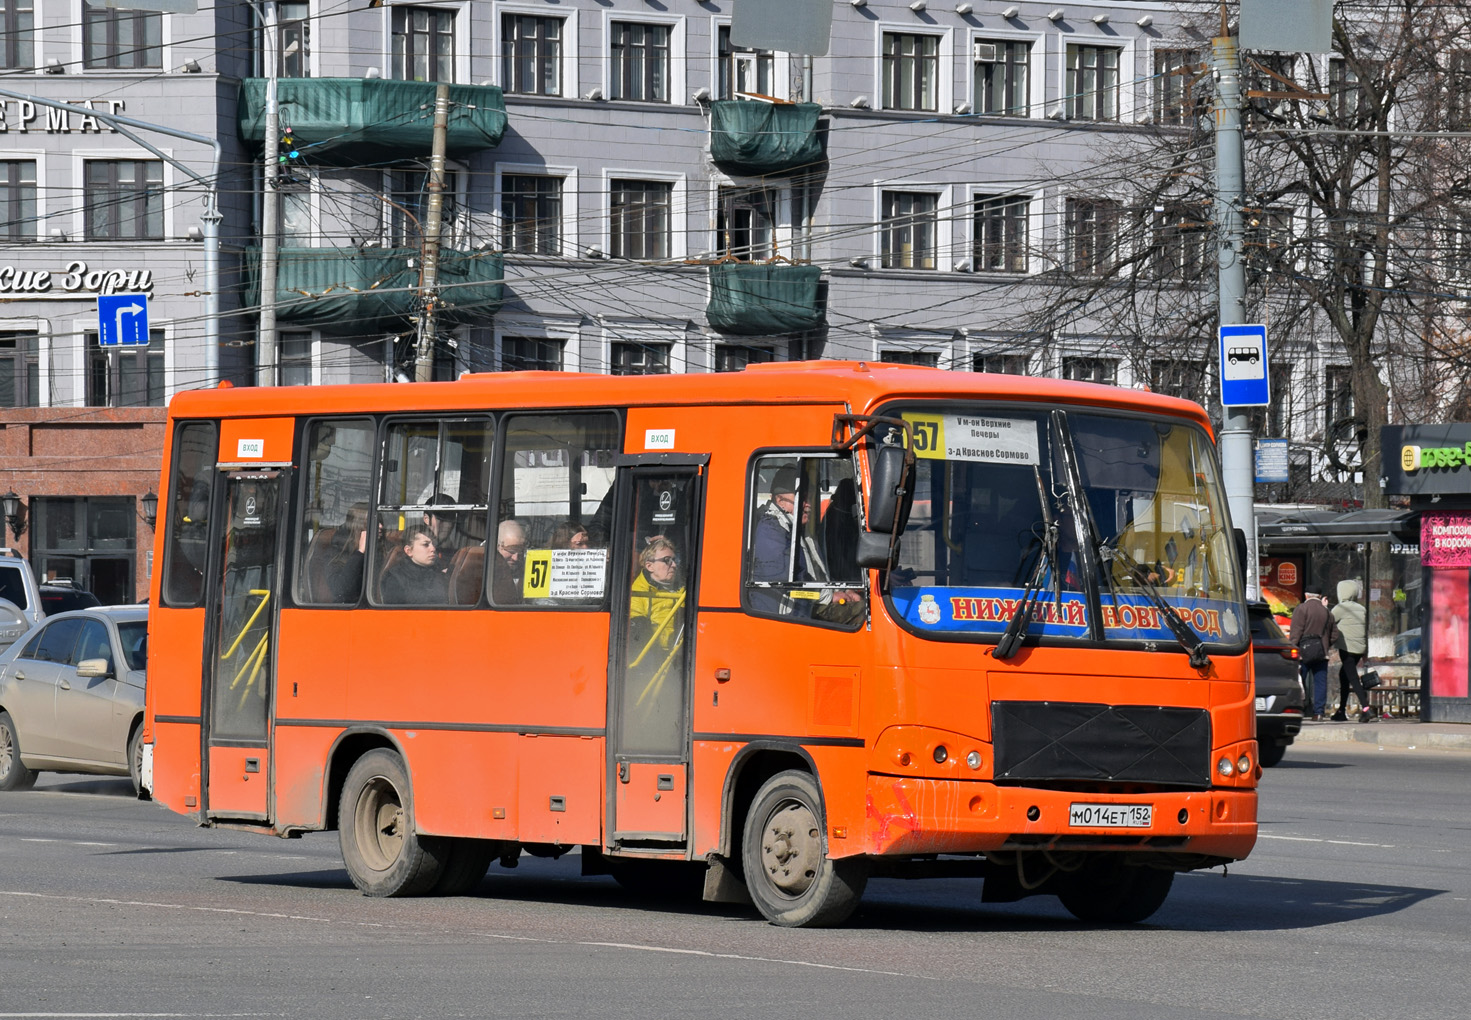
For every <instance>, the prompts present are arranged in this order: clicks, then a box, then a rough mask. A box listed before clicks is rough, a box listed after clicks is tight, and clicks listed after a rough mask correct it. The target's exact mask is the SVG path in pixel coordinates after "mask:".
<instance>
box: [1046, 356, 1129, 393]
mask: <svg viewBox="0 0 1471 1020" xmlns="http://www.w3.org/2000/svg"><path fill="white" fill-rule="evenodd" d="M1085 366H1091V367H1092V368H1093V369H1094V371H1090V372H1089V373H1088V376H1087V377H1086V378H1080V377H1079V376H1077V375H1075V374H1072V371H1073V369H1075V368H1081V367H1085ZM1097 369H1104V370H1105V371H1106V373H1107V379H1106V380H1100V379H1098V378H1097V376H1098V375H1099V374H1100V373H1099V372H1098V371H1097ZM1058 376H1059V377H1060V378H1062V379H1066V380H1069V381H1071V382H1086V383H1094V384H1096V385H1099V386H1117V385H1119V359H1118V358H1105V357H1102V356H1100V355H1098V354H1065V355H1063V356H1062V360H1061V361H1060V362H1059V364H1058Z"/></svg>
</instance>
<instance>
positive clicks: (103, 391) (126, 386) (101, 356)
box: [82, 329, 164, 407]
mask: <svg viewBox="0 0 1471 1020" xmlns="http://www.w3.org/2000/svg"><path fill="white" fill-rule="evenodd" d="M82 343H83V344H84V345H85V346H86V348H87V406H88V407H163V406H164V401H163V344H164V340H163V330H161V329H155V330H150V331H149V333H148V346H147V347H101V346H99V345H98V343H97V334H96V333H83V334H82Z"/></svg>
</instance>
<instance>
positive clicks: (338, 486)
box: [296, 418, 376, 606]
mask: <svg viewBox="0 0 1471 1020" xmlns="http://www.w3.org/2000/svg"><path fill="white" fill-rule="evenodd" d="M374 437H375V430H374V427H373V422H372V421H370V420H369V419H366V418H363V419H356V420H353V419H347V420H337V421H314V422H312V423H311V424H310V425H308V426H307V430H306V435H305V437H304V438H305V443H304V445H303V449H304V450H305V451H306V456H305V459H306V469H305V470H304V471H303V472H302V475H303V478H302V509H301V518H300V524H299V526H298V527H297V564H298V567H297V571H296V600H297V601H298V602H303V603H316V604H319V605H352V606H355V605H357V604H358V602H359V600H360V599H361V598H362V593H363V574H364V566H365V565H366V564H367V562H368V557H369V555H371V550H370V549H369V546H368V542H369V538H370V537H372V536H371V535H370V532H371V531H373V530H374V529H372V528H371V527H370V524H371V521H372V518H371V516H370V514H369V512H368V511H369V507H370V505H371V500H372V497H373V453H374V447H375V445H376V444H375V441H374Z"/></svg>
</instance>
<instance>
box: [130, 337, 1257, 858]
mask: <svg viewBox="0 0 1471 1020" xmlns="http://www.w3.org/2000/svg"><path fill="white" fill-rule="evenodd" d="M899 397H902V398H904V399H906V400H909V399H914V400H923V399H940V400H965V399H1004V400H1010V401H1026V400H1036V401H1039V402H1044V403H1046V404H1047V405H1049V406H1056V405H1058V404H1068V403H1072V404H1078V405H1083V406H1089V407H1104V408H1114V409H1120V410H1136V411H1140V412H1147V413H1155V414H1158V413H1166V414H1173V415H1177V416H1179V417H1180V418H1182V419H1186V420H1188V421H1190V422H1192V423H1194V424H1197V425H1200V426H1201V427H1203V428H1207V429H1208V428H1209V426H1208V422H1207V420H1206V418H1205V416H1204V414H1203V412H1202V411H1201V410H1200V409H1199V408H1198V407H1197V406H1195V405H1193V404H1189V403H1186V402H1184V401H1178V400H1173V399H1171V398H1163V397H1157V396H1154V395H1151V394H1143V393H1137V392H1131V391H1123V390H1115V389H1109V388H1104V387H1095V386H1091V385H1088V384H1076V383H1064V382H1057V381H1051V380H1038V379H1028V378H1008V379H1006V380H1005V382H1004V384H998V383H997V382H996V381H994V380H990V379H988V378H987V377H984V376H970V375H967V374H962V373H944V372H933V371H927V370H922V369H897V368H891V367H888V366H856V365H850V364H841V363H825V364H823V365H821V366H820V367H811V366H790V367H786V368H784V369H778V368H775V367H772V368H764V367H763V368H760V369H753V370H748V371H746V372H742V373H736V374H733V375H729V376H722V375H710V376H689V377H679V378H664V379H652V378H614V377H605V376H582V375H576V374H560V373H511V374H507V375H497V376H494V377H467V378H465V379H462V380H461V381H459V382H455V383H433V384H416V385H412V386H349V387H320V388H311V389H306V388H268V389H243V388H242V389H236V390H229V391H209V392H196V393H185V394H180V395H179V396H178V397H176V398H175V400H174V401H173V404H172V405H171V408H170V414H171V417H172V418H174V419H176V420H180V419H190V418H215V419H218V420H220V421H221V432H220V436H221V447H220V454H219V459H220V461H221V462H225V463H232V464H239V463H242V462H246V461H248V460H250V459H258V460H259V461H260V462H262V463H285V462H289V461H291V460H292V459H293V457H294V456H299V455H298V454H296V453H295V451H294V450H293V443H294V442H295V440H296V428H297V426H296V421H297V420H298V419H300V418H304V417H306V416H308V415H313V416H315V415H331V414H349V413H350V414H364V413H377V412H394V413H415V412H425V413H430V412H454V411H464V410H481V409H492V410H500V409H516V408H537V407H545V408H618V409H620V411H621V412H622V413H623V415H624V420H625V433H624V440H623V450H624V452H625V453H627V454H645V453H675V454H698V455H705V456H708V463H707V464H706V465H705V467H704V475H703V484H704V516H703V523H702V527H701V535H702V540H701V545H700V549H699V568H698V569H699V589H698V592H697V597H698V610H699V612H698V615H697V617H696V625H697V632H696V635H695V640H694V649H693V657H692V663H691V669H692V674H691V678H690V683H689V705H690V718H689V722H690V731H691V733H690V753H689V760H688V762H687V763H683V762H682V763H646V762H634V763H631V768H630V770H629V771H630V781H629V782H628V783H626V784H625V783H620V782H619V780H618V777H617V775H616V774H610V764H609V743H608V725H609V723H608V672H607V671H608V647H609V631H610V622H609V615H608V613H607V612H606V611H578V610H571V609H526V610H495V609H486V608H480V609H452V608H446V609H424V610H413V609H373V608H361V609H302V608H296V607H294V606H293V605H292V604H291V601H290V599H289V598H282V599H280V600H278V601H277V603H276V604H277V605H279V606H281V608H280V610H279V615H278V617H277V637H276V640H275V642H274V650H275V652H276V673H275V695H274V699H273V719H274V725H273V729H272V747H271V752H270V753H271V755H272V756H273V760H272V763H271V764H272V768H271V770H270V772H269V776H270V778H271V782H272V783H273V784H274V789H273V796H272V797H271V798H266V797H265V795H264V791H265V788H266V778H267V771H266V768H265V761H264V756H263V755H262V753H261V752H260V751H258V750H245V749H238V748H220V747H216V748H213V749H212V750H211V753H210V758H209V767H210V769H211V770H212V772H213V774H214V776H215V778H216V781H218V779H219V778H220V776H221V775H234V774H235V773H236V772H239V773H240V775H242V776H247V774H246V773H244V772H243V766H244V759H245V758H246V757H248V756H255V757H261V758H262V772H261V774H260V775H259V776H257V775H254V774H249V775H248V776H247V778H245V779H244V780H242V781H241V782H239V783H237V784H234V785H233V786H231V787H229V788H230V789H231V790H233V791H234V792H233V793H232V794H231V797H232V798H237V799H232V800H231V801H230V803H229V804H228V805H222V804H221V803H215V804H211V805H209V809H210V811H211V813H212V814H214V815H219V814H220V813H221V811H222V810H223V809H225V808H226V807H236V808H237V809H238V810H239V811H240V812H242V817H252V816H253V815H254V813H255V812H267V811H269V813H270V818H269V822H270V824H271V826H272V827H274V829H275V830H276V831H278V832H283V833H284V832H288V831H293V830H301V829H314V828H321V827H323V826H325V825H327V824H329V823H328V819H329V818H330V816H331V811H330V810H329V808H330V805H329V804H327V803H326V798H327V797H328V796H329V795H330V788H331V777H332V776H333V775H334V774H335V775H338V776H340V775H341V773H342V771H343V770H344V766H343V765H342V763H341V762H335V761H334V760H333V754H334V749H336V748H338V747H341V746H343V745H344V742H345V741H352V740H354V739H373V740H380V741H386V742H389V743H392V744H393V745H394V746H395V747H397V748H398V749H399V750H400V751H401V753H402V754H403V755H404V758H405V761H406V763H407V765H408V767H409V771H410V776H411V778H412V782H413V784H414V803H415V812H416V820H417V822H418V826H419V828H420V830H421V831H423V832H425V833H430V834H437V835H451V836H474V837H480V838H493V839H504V840H520V841H522V842H529V843H552V844H561V845H569V844H579V843H580V844H588V845H593V846H601V847H604V848H605V849H607V848H611V847H612V837H613V833H612V832H611V831H610V828H611V826H610V824H609V821H610V819H611V818H612V817H613V815H612V812H611V810H610V807H611V806H610V805H609V803H608V797H609V796H610V794H611V795H613V796H614V797H615V798H617V801H618V803H617V805H616V806H617V807H618V812H619V813H618V818H619V822H618V826H619V828H620V829H622V830H627V831H633V830H635V829H637V830H639V831H641V832H642V833H643V834H645V835H650V834H654V835H658V836H660V837H661V838H663V837H667V838H668V839H669V840H671V841H677V840H679V839H680V838H683V839H684V841H685V842H684V851H683V852H684V854H685V855H686V856H688V857H691V858H696V859H698V858H702V857H704V856H705V855H707V854H709V853H722V854H727V855H738V854H739V837H740V834H739V833H738V832H735V831H733V819H732V817H731V815H730V814H729V812H728V809H730V808H731V807H732V806H733V805H732V804H730V803H729V797H728V795H729V793H730V792H731V790H732V789H733V787H734V785H735V777H734V774H733V773H734V770H735V769H737V768H738V767H739V763H740V762H742V761H744V760H747V759H746V758H745V757H744V754H743V752H744V751H745V750H746V749H747V748H748V746H749V745H751V744H753V743H758V742H759V743H761V744H762V746H766V745H779V747H781V748H785V749H787V752H788V753H791V754H801V755H802V756H805V758H806V759H807V760H808V761H810V762H811V763H812V766H813V767H814V768H815V770H816V772H817V775H818V778H819V781H820V785H821V789H822V794H823V798H824V807H825V810H826V821H827V825H828V827H829V833H828V835H829V852H830V853H831V854H832V855H834V856H846V855H852V854H933V853H942V852H978V851H985V850H995V849H1002V848H1004V847H1006V846H1008V845H1010V844H1009V843H1008V841H1009V840H1011V839H1012V838H1013V837H1016V836H1018V835H1021V836H1028V835H1029V834H1034V833H1038V832H1042V833H1046V832H1055V831H1056V830H1057V826H1058V822H1057V819H1058V818H1059V817H1061V818H1062V819H1064V822H1063V824H1064V825H1065V823H1066V816H1067V811H1068V804H1069V802H1070V801H1072V800H1076V799H1077V795H1076V794H1068V793H1064V792H1060V791H1057V790H1036V789H1030V788H1020V787H1016V786H1003V785H998V784H996V783H995V782H994V781H993V780H994V775H993V773H992V771H991V768H992V764H993V762H992V755H991V746H992V745H991V741H992V731H991V721H990V706H991V703H992V701H994V700H1011V701H1023V700H1037V701H1046V700H1054V701H1070V702H1085V703H1107V704H1118V705H1168V706H1180V707H1193V708H1201V709H1206V710H1208V711H1209V712H1210V720H1211V732H1212V745H1213V752H1212V753H1213V757H1214V756H1215V755H1216V754H1223V755H1230V756H1233V758H1234V756H1237V755H1239V754H1241V753H1246V752H1250V751H1252V750H1253V748H1254V745H1253V742H1252V740H1253V733H1254V719H1253V714H1252V713H1253V709H1252V704H1253V702H1252V697H1251V694H1252V691H1251V675H1250V661H1249V655H1246V654H1243V655H1237V656H1227V655H1219V656H1216V658H1215V660H1214V662H1213V665H1212V667H1211V670H1210V671H1209V672H1208V673H1207V674H1205V675H1202V674H1200V673H1198V672H1197V671H1195V670H1193V669H1191V668H1190V667H1189V666H1188V665H1187V664H1186V660H1185V655H1184V654H1183V653H1181V652H1179V651H1178V650H1176V651H1169V650H1164V651H1160V652H1144V651H1124V650H1114V649H1108V650H1101V651H1100V650H1097V649H1081V648H1067V647H1048V648H1026V649H1023V650H1022V651H1021V652H1020V653H1019V654H1018V655H1017V656H1016V657H1015V658H1013V659H1011V660H1009V661H1007V662H998V661H996V660H994V659H993V658H992V657H991V655H990V650H989V649H990V646H988V645H985V644H981V643H972V642H940V641H929V640H925V639H922V638H920V637H917V636H915V635H912V634H909V633H906V632H905V631H903V630H902V629H901V628H900V627H899V626H898V625H897V624H896V623H895V622H894V621H893V620H891V619H890V618H889V616H888V615H887V610H886V607H885V604H884V602H883V600H882V598H880V597H879V596H878V595H877V593H876V592H872V591H871V592H870V593H869V603H870V606H869V608H870V614H871V624H870V625H869V626H866V627H860V628H859V629H857V630H856V631H851V632H850V631H844V630H839V629H833V628H824V627H815V626H806V625H802V624H801V623H798V622H796V621H794V620H791V619H771V618H759V617H755V616H751V615H747V614H746V613H744V612H742V611H741V610H740V604H741V597H740V596H741V592H740V578H741V547H742V537H743V532H744V527H745V518H746V510H747V498H748V495H747V492H746V476H747V466H748V464H749V462H750V459H751V457H752V455H753V453H754V451H756V450H759V449H763V448H781V449H797V448H818V449H821V448H825V447H827V446H828V444H829V442H830V440H831V436H832V428H833V416H834V414H835V413H844V412H847V411H849V410H851V411H853V412H856V413H866V412H871V411H872V410H873V409H875V408H876V407H877V406H878V405H880V404H882V403H884V402H885V401H888V400H890V399H896V398H899ZM651 432H657V433H661V434H667V433H671V432H672V434H673V438H672V440H669V439H668V438H667V435H661V436H660V437H659V438H658V439H657V441H655V442H654V443H653V444H652V448H650V447H651V444H650V442H649V440H648V437H649V434H650V433H651ZM257 440H259V443H260V445H259V452H260V456H259V457H258V458H245V457H242V456H240V455H239V454H240V451H241V450H242V448H243V449H245V450H246V451H247V452H255V451H256V450H257V446H256V445H255V442H256V441H257ZM242 443H243V444H244V446H243V447H242ZM166 470H167V468H166ZM166 541H167V539H166V535H165V533H164V528H163V527H162V526H160V528H159V538H158V546H157V553H156V558H157V560H158V562H160V563H162V562H163V559H162V558H163V557H164V555H165V550H166ZM287 560H288V561H289V560H290V557H289V556H288V557H287ZM161 575H162V571H161V570H155V572H154V576H155V581H154V587H153V593H152V595H153V605H154V610H153V613H152V617H151V622H150V628H151V629H150V664H149V666H150V684H149V693H148V698H149V720H150V727H151V730H150V732H151V733H152V734H153V737H154V741H155V745H156V750H155V758H154V761H155V791H156V795H157V796H158V797H159V799H160V800H161V801H162V802H163V803H165V804H166V805H168V806H169V807H170V808H172V809H174V810H176V811H180V812H185V813H190V814H195V815H196V817H198V816H199V813H200V812H201V811H202V810H203V809H202V808H201V807H200V806H199V804H200V801H199V798H200V796H201V789H200V785H201V773H202V771H203V770H202V767H201V766H202V764H203V763H202V761H201V746H202V742H201V735H200V734H201V729H200V727H201V714H202V709H201V693H200V691H201V670H200V663H199V658H198V654H197V650H198V649H200V648H202V647H206V644H207V642H206V635H205V633H204V611H203V610H199V609H171V608H169V607H167V606H166V605H164V604H163V602H162V599H161V590H160V582H159V580H158V578H160V577H161ZM868 576H869V578H870V581H869V583H870V584H873V583H874V582H873V577H874V575H873V574H872V573H870V574H869V575H868ZM288 579H289V567H288ZM723 671H728V675H727V674H726V673H724V672H723ZM941 743H943V744H945V745H946V747H947V749H948V751H949V754H948V756H947V758H946V760H945V761H944V762H941V763H937V762H935V760H934V751H935V748H936V746H937V745H938V744H941ZM972 750H974V751H976V752H977V754H978V755H979V759H980V764H979V767H977V768H975V769H972V768H971V767H970V766H969V764H967V763H966V762H965V757H966V755H967V754H968V753H969V752H970V751H972ZM226 752H228V753H226ZM220 770H224V771H223V772H221V771H220ZM660 776H670V777H671V779H670V786H671V788H670V789H667V790H661V789H659V788H658V786H659V777H660ZM257 790H259V791H261V793H260V795H259V797H258V798H257ZM655 794H658V795H659V796H658V799H655ZM1110 798H1113V799H1117V800H1119V801H1121V802H1128V803H1137V802H1138V799H1139V798H1138V795H1135V794H1132V793H1131V794H1127V795H1126V794H1122V793H1120V794H1109V795H1103V794H1098V795H1089V798H1088V799H1089V800H1090V801H1098V802H1106V801H1109V800H1110ZM1148 799H1149V800H1150V802H1151V804H1152V806H1153V810H1154V817H1155V819H1156V823H1155V826H1154V829H1153V830H1152V831H1151V833H1150V834H1149V837H1150V838H1160V839H1165V840H1173V841H1175V842H1174V844H1172V845H1173V846H1175V847H1176V848H1183V849H1185V850H1188V851H1189V852H1191V853H1199V854H1207V855H1216V856H1221V857H1230V858H1238V857H1242V856H1245V854H1246V853H1247V852H1248V851H1249V850H1250V848H1251V844H1252V842H1253V840H1254V839H1255V831H1256V828H1255V812H1256V802H1255V776H1254V775H1253V776H1248V777H1244V778H1243V777H1238V778H1236V779H1233V780H1231V781H1229V782H1228V781H1221V782H1218V783H1217V784H1216V786H1215V787H1214V788H1212V789H1210V790H1200V791H1192V792H1179V791H1171V792H1169V793H1156V794H1154V795H1152V796H1150V797H1149V798H1148ZM191 800H192V802H193V803H190V801H191ZM1032 807H1036V808H1038V809H1039V812H1040V815H1039V818H1038V820H1037V821H1035V822H1033V821H1029V820H1028V818H1027V812H1028V809H1029V808H1032ZM1181 811H1183V812H1185V818H1186V820H1185V821H1184V822H1181V821H1180V820H1179V818H1180V812H1181ZM1069 835H1070V837H1075V836H1084V837H1086V836H1088V835H1090V833H1089V832H1088V831H1087V830H1076V829H1075V830H1070V833H1069ZM1096 835H1098V837H1099V839H1100V841H1102V842H1107V840H1108V839H1109V838H1111V837H1110V833H1108V832H1106V831H1102V830H1100V831H1099V832H1098V833H1096ZM1182 840H1183V841H1184V842H1183V843H1182V842H1181V841H1182ZM656 849H657V848H656ZM650 852H653V851H650Z"/></svg>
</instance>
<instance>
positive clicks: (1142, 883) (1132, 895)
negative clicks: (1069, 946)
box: [1057, 857, 1175, 924]
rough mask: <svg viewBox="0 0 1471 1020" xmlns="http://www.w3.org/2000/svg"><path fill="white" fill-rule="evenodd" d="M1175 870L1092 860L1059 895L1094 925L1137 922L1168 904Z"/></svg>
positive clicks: (1076, 914) (1070, 909) (1072, 910)
mask: <svg viewBox="0 0 1471 1020" xmlns="http://www.w3.org/2000/svg"><path fill="white" fill-rule="evenodd" d="M1174 882H1175V873H1174V872H1173V871H1161V870H1160V869H1159V868H1144V867H1130V866H1128V865H1126V864H1124V863H1123V862H1122V861H1120V860H1119V859H1118V858H1116V857H1115V858H1105V859H1103V860H1098V861H1092V862H1089V863H1088V864H1085V865H1084V866H1083V867H1081V868H1079V869H1078V870H1077V871H1076V872H1074V873H1073V874H1071V875H1069V876H1068V878H1067V881H1066V883H1065V884H1064V885H1063V886H1062V888H1061V889H1059V890H1058V893H1057V898H1058V899H1059V900H1061V901H1062V905H1063V906H1064V907H1066V908H1067V912H1068V913H1070V914H1072V915H1073V916H1074V917H1076V918H1077V919H1078V920H1079V921H1087V922H1089V923H1091V924H1137V923H1138V922H1140V921H1143V920H1144V919H1145V918H1148V917H1150V916H1152V915H1153V914H1154V912H1155V911H1156V910H1158V909H1159V908H1160V907H1162V906H1164V902H1165V898H1166V897H1167V896H1169V895H1170V886H1172V885H1173V884H1174Z"/></svg>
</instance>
